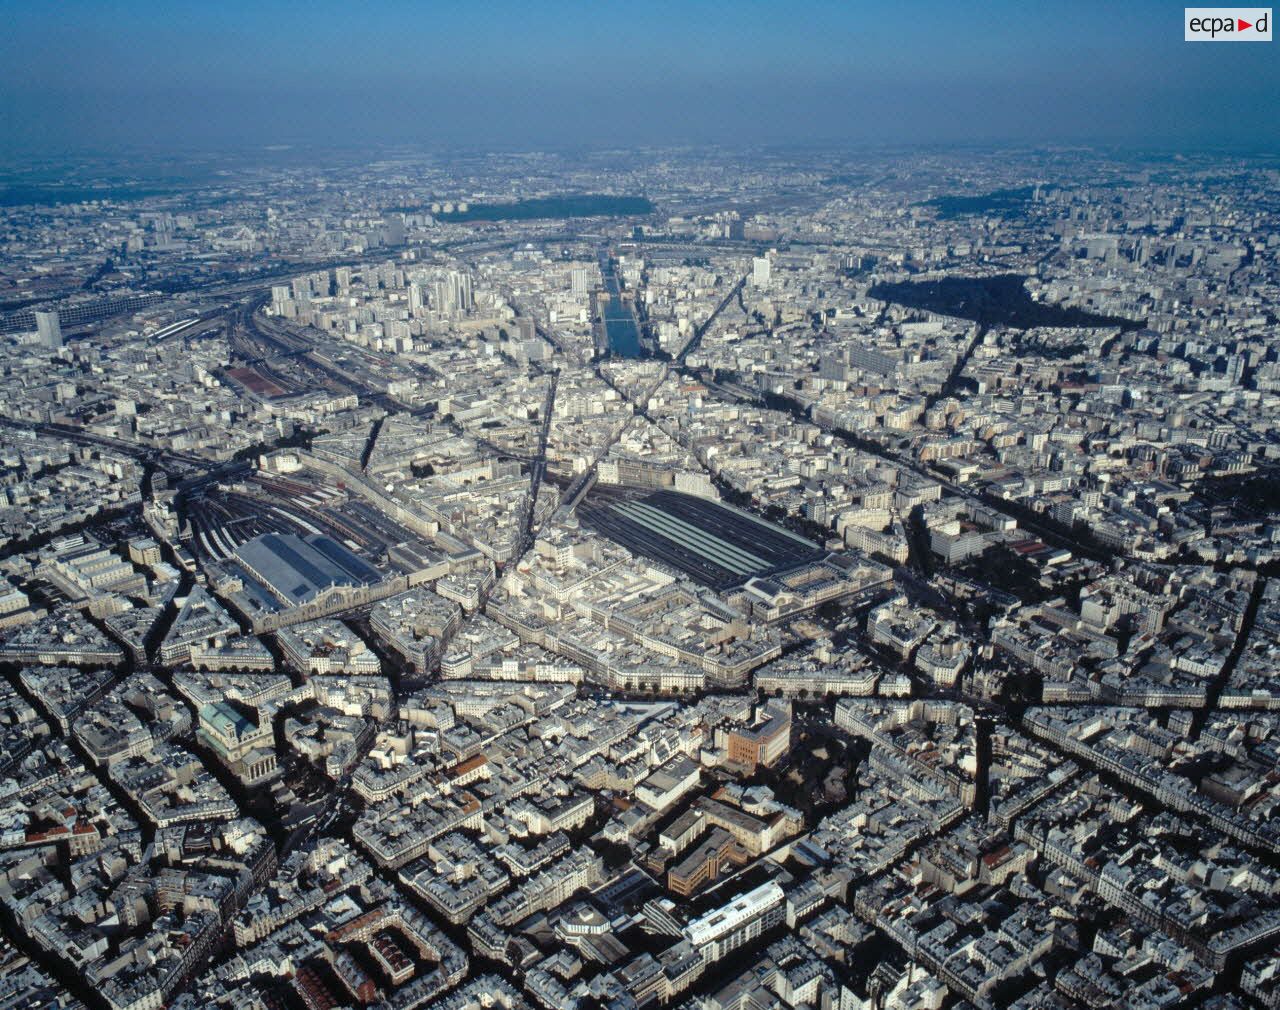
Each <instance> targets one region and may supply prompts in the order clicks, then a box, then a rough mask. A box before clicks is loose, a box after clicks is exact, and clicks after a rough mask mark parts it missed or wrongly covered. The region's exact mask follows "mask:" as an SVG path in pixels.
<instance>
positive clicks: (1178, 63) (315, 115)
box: [0, 0, 1280, 161]
mask: <svg viewBox="0 0 1280 1010" xmlns="http://www.w3.org/2000/svg"><path fill="white" fill-rule="evenodd" d="M0 8H2V9H3V12H4V16H5V20H6V23H7V25H8V26H9V31H8V32H7V34H6V37H5V38H4V40H3V41H0V57H2V58H0V88H3V91H4V93H5V96H6V101H5V102H4V103H3V111H2V112H0V131H2V133H3V136H4V137H5V139H6V144H5V152H4V153H5V155H6V157H7V158H9V159H10V160H18V161H21V160H24V159H25V157H26V156H28V152H29V155H30V156H31V157H34V158H38V157H41V156H45V155H49V154H56V153H71V152H76V151H85V150H96V151H111V150H125V149H131V148H139V149H145V150H150V151H156V152H169V153H175V154H180V153H182V151H183V150H184V149H186V148H190V149H192V150H231V149H244V148H252V147H258V146H267V145H273V144H294V145H302V146H312V147H316V146H319V147H323V146H325V145H326V143H327V142H328V143H332V145H333V146H334V147H350V146H353V145H355V146H359V145H383V146H387V145H397V144H405V145H422V146H426V147H430V148H434V149H445V148H451V147H457V146H465V147H473V148H485V147H500V148H512V147H517V148H518V147H528V148H537V147H547V148H565V147H577V146H585V147H599V146H613V145H619V146H636V145H682V144H695V145H696V144H716V145H767V144H797V143H809V142H821V143H829V144H847V145H851V146H860V145H883V144H889V145H897V144H911V145H917V144H926V145H927V144H956V143H992V144H1018V143H1031V144H1035V143H1090V144H1117V145H1122V146H1137V147H1144V146H1151V147H1160V148H1166V149H1187V150H1196V149H1202V148H1220V147H1229V148H1242V149H1247V150H1253V151H1268V150H1271V151H1274V150H1276V149H1277V147H1278V146H1280V145H1278V144H1277V141H1278V140H1280V120H1278V118H1277V117H1276V116H1275V115H1274V112H1273V109H1274V105H1275V100H1276V96H1277V94H1280V68H1278V67H1277V63H1276V61H1275V59H1274V55H1273V50H1272V49H1271V48H1270V46H1269V45H1268V44H1260V45H1252V46H1250V45H1244V46H1240V45H1235V46H1222V45H1201V44H1187V43H1185V42H1184V41H1183V40H1182V17H1183V8H1182V7H1181V6H1173V5H1170V4H1165V3H1153V2H1137V3H1132V4H1129V5H1127V6H1126V7H1125V8H1124V9H1123V10H1118V11H1117V10H1115V9H1114V8H1112V7H1110V6H1108V5H1104V4H1100V3H1083V4H1076V5H1070V6H1068V5H1062V6H1058V7H1053V8H1050V7H1040V8H1034V9H1029V10H1028V9H1025V8H1024V7H1022V6H1019V5H1015V4H1011V3H1005V2H1000V3H995V4H991V5H989V6H988V7H986V8H985V9H983V10H981V11H974V10H969V9H955V8H953V7H951V6H948V5H942V4H935V3H926V4H920V5H917V6H915V7H913V8H911V9H907V10H905V11H895V10H890V9H887V8H886V7H885V6H884V5H865V4H833V3H811V4H806V5H803V6H802V7H794V6H793V7H788V8H784V7H782V6H781V5H774V4H759V3H745V4H736V5H729V4H720V3H689V4H684V5H676V4H671V3H658V4H651V5H648V6H646V7H644V8H622V7H613V6H610V7H605V8H601V9H593V8H589V7H587V6H585V5H578V4H568V3H548V4H540V5H529V6H520V5H515V4H510V3H493V4H490V5H486V6H484V7H483V8H472V9H465V10H459V9H448V10H435V9H424V8H423V7H421V6H420V5H412V4H407V3H383V4H377V5H373V6H371V7H369V8H364V9H362V8H357V7H346V6H340V5H338V4H334V3H331V2H318V3H313V4H308V5H301V4H295V3H285V2H280V0H266V2H263V3H257V4H243V3H228V4H224V5H221V6H219V7H212V6H210V7H192V8H188V9H185V10H175V9H172V8H170V7H167V6H162V5H159V4H155V3H151V2H138V3H115V4H91V3H84V2H76V0H72V2H66V3H61V4H58V5H57V6H49V5H18V4H15V3H11V2H8V0H5V2H4V3H0Z"/></svg>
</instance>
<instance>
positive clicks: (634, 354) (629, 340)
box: [600, 258, 644, 358]
mask: <svg viewBox="0 0 1280 1010" xmlns="http://www.w3.org/2000/svg"><path fill="white" fill-rule="evenodd" d="M600 272H601V274H602V275H603V277H604V286H605V290H606V291H608V292H609V301H608V304H606V305H605V308H604V332H605V335H606V336H607V337H608V338H609V350H611V351H612V352H613V353H614V354H616V355H617V356H618V357H620V358H639V357H641V356H642V355H643V354H644V348H643V347H641V345H640V328H639V327H638V326H636V317H635V315H634V314H633V313H632V311H631V309H630V307H629V306H628V305H627V304H626V303H625V302H624V301H623V300H622V292H621V289H620V288H619V285H618V277H617V275H616V274H615V273H614V269H613V261H612V260H610V259H606V258H602V259H601V262H600Z"/></svg>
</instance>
